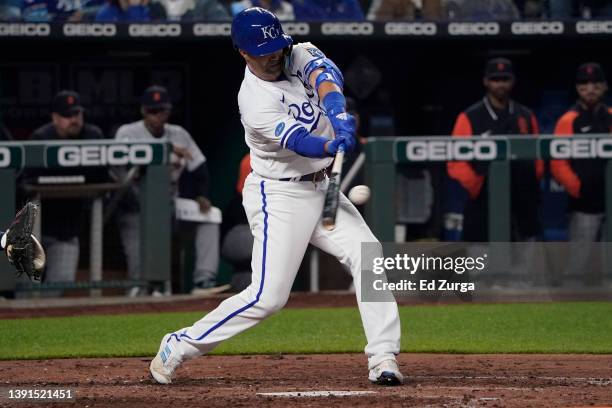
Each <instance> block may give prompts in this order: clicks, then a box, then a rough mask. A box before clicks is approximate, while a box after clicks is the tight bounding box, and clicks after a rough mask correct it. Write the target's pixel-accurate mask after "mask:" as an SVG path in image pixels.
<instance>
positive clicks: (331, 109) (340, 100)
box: [323, 91, 346, 117]
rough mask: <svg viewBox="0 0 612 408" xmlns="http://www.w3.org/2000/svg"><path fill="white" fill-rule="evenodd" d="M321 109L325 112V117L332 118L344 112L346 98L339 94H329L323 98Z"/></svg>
mask: <svg viewBox="0 0 612 408" xmlns="http://www.w3.org/2000/svg"><path fill="white" fill-rule="evenodd" d="M323 107H324V108H325V111H326V112H327V117H334V116H336V115H337V114H339V113H342V112H346V98H345V97H344V95H342V93H340V92H337V91H335V92H330V93H328V94H327V95H325V98H323Z"/></svg>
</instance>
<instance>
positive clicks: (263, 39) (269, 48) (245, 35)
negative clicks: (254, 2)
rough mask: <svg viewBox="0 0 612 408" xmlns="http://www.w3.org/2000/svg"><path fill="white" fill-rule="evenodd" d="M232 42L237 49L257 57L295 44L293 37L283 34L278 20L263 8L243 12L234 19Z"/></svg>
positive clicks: (253, 8) (252, 8)
mask: <svg viewBox="0 0 612 408" xmlns="http://www.w3.org/2000/svg"><path fill="white" fill-rule="evenodd" d="M232 41H233V43H234V46H235V47H236V48H238V49H240V50H243V51H246V52H247V53H249V54H251V55H254V56H256V57H260V56H262V55H268V54H272V53H273V52H276V51H278V50H282V49H283V48H285V47H289V46H290V45H291V44H293V40H292V39H291V37H290V36H288V35H286V34H285V33H284V32H283V27H282V26H281V23H280V21H278V18H277V17H276V16H275V15H274V14H272V13H271V12H269V11H268V10H266V9H263V8H261V7H251V8H248V9H246V10H242V11H241V12H240V13H238V14H237V15H236V17H234V21H232Z"/></svg>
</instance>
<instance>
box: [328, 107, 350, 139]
mask: <svg viewBox="0 0 612 408" xmlns="http://www.w3.org/2000/svg"><path fill="white" fill-rule="evenodd" d="M328 118H329V121H330V122H331V125H332V127H333V128H334V133H335V134H336V135H339V134H341V133H342V134H344V133H348V134H351V135H354V134H355V132H356V130H357V120H355V117H354V116H353V115H351V114H349V113H346V112H340V113H338V114H335V115H334V114H332V115H329V116H328Z"/></svg>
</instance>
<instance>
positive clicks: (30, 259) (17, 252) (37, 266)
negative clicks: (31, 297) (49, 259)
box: [1, 203, 46, 281]
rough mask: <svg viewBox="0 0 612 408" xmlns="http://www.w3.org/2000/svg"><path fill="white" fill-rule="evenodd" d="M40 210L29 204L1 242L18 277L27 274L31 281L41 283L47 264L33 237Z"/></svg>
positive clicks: (42, 251) (43, 252)
mask: <svg viewBox="0 0 612 408" xmlns="http://www.w3.org/2000/svg"><path fill="white" fill-rule="evenodd" d="M38 208H39V207H38V205H36V204H34V203H27V204H26V205H25V206H24V207H23V208H22V209H21V211H19V212H18V213H17V215H16V216H15V219H14V220H13V222H12V223H11V225H10V227H9V229H8V230H7V231H6V233H5V234H4V235H3V236H2V241H1V244H2V248H3V249H4V250H5V251H6V256H7V257H8V260H9V262H10V263H11V264H12V265H13V266H14V267H15V269H16V270H17V272H16V273H17V276H21V275H22V274H23V273H26V274H27V275H28V277H29V278H30V279H32V280H36V281H40V279H41V277H42V273H43V270H44V268H45V262H46V256H45V251H44V249H43V247H42V245H40V242H38V240H37V239H36V238H35V237H34V235H32V227H33V226H34V221H35V220H36V216H37V215H38Z"/></svg>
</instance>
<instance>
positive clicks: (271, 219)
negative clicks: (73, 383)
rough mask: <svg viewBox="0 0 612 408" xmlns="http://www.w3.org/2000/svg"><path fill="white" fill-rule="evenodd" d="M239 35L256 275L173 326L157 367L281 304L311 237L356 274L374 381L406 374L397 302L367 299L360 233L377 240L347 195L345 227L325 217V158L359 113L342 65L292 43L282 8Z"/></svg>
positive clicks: (168, 368)
mask: <svg viewBox="0 0 612 408" xmlns="http://www.w3.org/2000/svg"><path fill="white" fill-rule="evenodd" d="M232 41H233V43H234V46H235V48H236V49H237V50H238V52H239V53H240V55H241V56H242V57H243V58H244V60H245V61H246V69H245V74H244V80H243V82H242V86H241V88H240V92H239V94H238V105H239V108H240V115H241V121H242V124H243V126H244V130H245V140H246V143H247V145H248V146H249V148H250V150H251V166H252V169H253V172H252V173H251V174H250V175H249V176H248V177H247V179H246V182H245V186H244V190H243V197H244V198H243V205H244V208H245V211H246V214H247V217H248V220H249V224H250V227H251V231H252V233H253V237H254V244H253V254H252V263H251V267H252V282H251V285H250V286H249V287H248V288H247V289H245V290H244V291H242V292H241V293H239V294H237V295H235V296H233V297H231V298H228V299H226V300H224V301H223V302H222V303H221V304H220V305H219V306H218V307H217V308H216V309H215V310H213V311H212V312H210V313H208V314H207V315H206V316H204V317H203V318H202V319H201V320H199V321H197V322H196V323H194V324H193V326H191V327H186V328H183V329H180V330H177V331H176V332H173V333H168V334H166V335H165V336H164V338H163V339H162V342H161V345H160V349H159V352H158V354H157V355H156V356H155V358H154V359H153V361H152V362H151V365H150V371H151V374H152V375H153V377H154V378H155V380H156V381H157V382H159V383H161V384H168V383H170V382H172V378H173V375H174V372H175V370H176V368H177V367H178V366H179V365H180V364H181V363H182V362H183V361H185V360H186V359H190V358H193V357H196V356H199V355H202V354H205V353H208V352H210V351H211V350H212V349H213V348H214V347H215V346H217V345H218V344H219V343H220V342H222V341H223V340H226V339H228V338H230V337H232V336H234V335H236V334H238V333H240V332H242V331H244V330H246V329H248V328H249V327H252V326H254V325H256V324H257V323H259V322H260V321H261V320H262V319H264V318H265V317H267V316H269V315H271V314H273V313H275V312H277V311H278V310H280V309H281V308H282V307H283V306H284V305H285V303H286V302H287V299H288V297H289V293H290V291H291V286H292V284H293V281H294V279H295V276H296V273H297V271H298V268H299V266H300V263H301V262H302V258H303V256H304V253H305V251H306V248H307V246H308V243H311V244H313V245H314V246H316V247H318V248H320V249H321V250H323V251H326V252H328V253H330V254H332V255H333V256H335V257H336V258H338V260H339V261H340V262H342V263H343V264H344V265H346V266H347V267H348V269H350V271H351V274H352V275H353V281H354V283H355V287H356V293H357V301H358V305H359V311H360V313H361V319H362V322H363V326H364V330H365V334H366V338H367V346H366V347H365V352H366V355H367V356H368V368H369V379H370V381H372V382H375V383H378V384H387V385H396V384H400V383H401V382H402V380H403V377H402V374H401V373H400V371H399V369H398V366H397V362H396V359H395V356H396V355H397V354H398V353H399V347H400V321H399V315H398V310H397V305H396V304H395V303H394V302H362V301H361V290H360V285H361V279H360V273H361V270H360V268H361V242H377V240H376V238H375V237H374V235H373V234H372V232H371V231H370V229H369V228H368V226H367V225H366V223H365V221H364V220H363V218H362V217H361V215H360V214H359V212H358V211H357V210H356V209H355V207H354V206H353V204H351V203H350V202H349V200H348V199H347V198H346V197H345V196H344V195H341V197H340V204H339V208H338V213H337V217H336V228H335V229H334V230H333V231H328V230H326V229H325V228H324V227H323V226H322V225H321V214H322V211H323V203H324V199H325V191H326V188H327V183H328V179H327V177H326V175H325V168H327V167H328V166H329V165H330V163H331V161H332V156H334V155H335V154H336V152H337V151H338V150H339V149H345V150H346V151H350V150H352V149H353V148H354V146H355V120H354V118H353V117H352V116H350V115H349V114H347V113H346V107H345V98H344V96H343V94H342V86H343V77H342V74H341V72H340V70H339V69H338V68H337V67H336V65H335V64H334V63H333V62H332V61H331V60H330V59H328V58H327V57H326V56H325V55H324V54H323V53H322V52H321V51H320V50H319V49H318V48H316V47H315V46H314V45H313V44H311V43H302V44H296V45H293V41H292V39H291V37H289V36H288V35H285V34H284V32H283V29H282V27H281V25H280V23H279V21H278V19H277V18H276V16H274V14H272V13H270V12H269V11H267V10H264V9H262V8H257V7H253V8H249V9H246V10H244V11H242V12H241V13H239V14H238V15H237V16H236V17H235V18H234V21H233V22H232Z"/></svg>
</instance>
